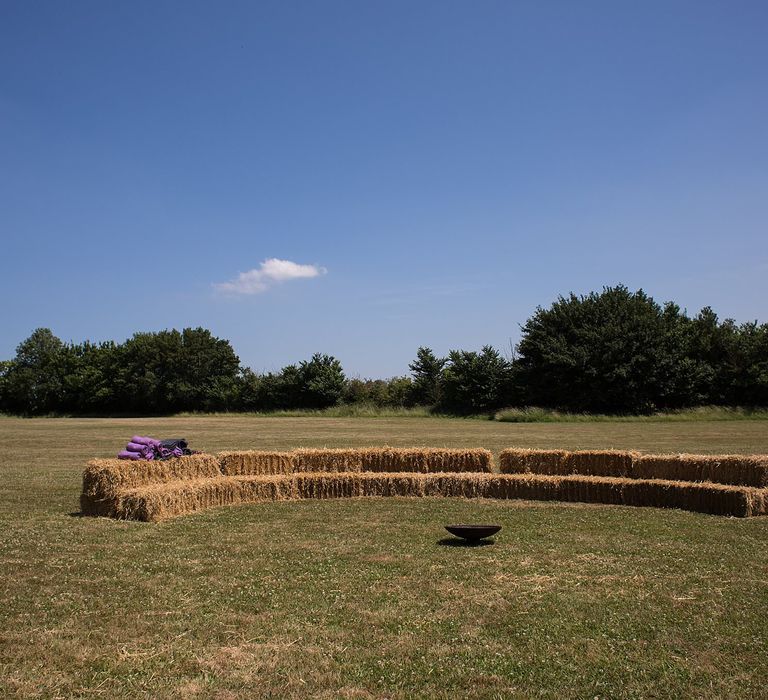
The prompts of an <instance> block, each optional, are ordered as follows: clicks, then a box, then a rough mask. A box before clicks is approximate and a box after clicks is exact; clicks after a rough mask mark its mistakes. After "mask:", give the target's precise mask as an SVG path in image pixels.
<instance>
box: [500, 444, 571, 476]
mask: <svg viewBox="0 0 768 700" xmlns="http://www.w3.org/2000/svg"><path fill="white" fill-rule="evenodd" d="M567 455H568V453H567V452H566V451H565V450H527V449H514V448H510V449H507V450H502V451H501V453H500V454H499V470H500V471H501V473H502V474H526V473H528V474H563V473H565V472H564V468H565V467H564V462H565V458H566V456H567Z"/></svg>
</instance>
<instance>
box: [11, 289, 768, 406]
mask: <svg viewBox="0 0 768 700" xmlns="http://www.w3.org/2000/svg"><path fill="white" fill-rule="evenodd" d="M409 370H410V373H409V375H407V376H402V377H393V378H391V379H357V378H348V377H346V376H345V374H344V370H343V368H342V366H341V363H340V362H339V361H338V360H337V359H336V358H334V357H332V356H329V355H324V354H319V353H318V354H315V355H313V356H312V357H311V358H310V359H308V360H306V361H303V362H300V363H298V364H291V365H287V366H286V367H283V369H282V370H280V371H279V372H268V373H265V374H257V373H256V372H253V371H252V370H251V369H249V368H247V367H243V366H242V365H241V363H240V360H239V358H238V357H237V355H236V354H235V351H234V350H233V348H232V346H231V344H230V343H229V341H228V340H225V339H221V338H217V337H215V336H213V335H212V334H211V332H210V331H208V330H206V329H204V328H185V329H183V330H182V331H178V330H166V331H160V332H157V333H136V334H135V335H134V336H133V337H131V338H130V339H128V340H126V341H125V342H124V343H115V342H111V341H110V342H104V343H91V342H88V341H86V342H83V343H65V342H62V341H61V340H60V339H59V338H57V337H56V336H55V335H54V334H53V333H52V332H51V331H50V330H49V329H47V328H39V329H37V330H35V331H34V332H33V333H32V334H31V335H30V336H29V338H27V339H26V340H24V341H23V342H22V343H21V344H20V345H19V346H18V348H17V350H16V356H15V357H14V358H13V359H12V360H8V361H4V362H0V410H1V411H3V412H6V413H11V414H17V415H47V414H70V415H157V414H169V413H177V412H180V411H274V410H293V409H322V408H327V407H331V406H335V405H339V404H366V405H372V406H377V407H410V406H427V407H430V408H431V409H433V410H434V411H436V412H445V413H452V414H457V415H473V414H483V413H489V412H492V411H495V410H497V409H499V408H502V407H513V406H541V407H545V408H553V409H559V410H566V411H572V412H594V413H649V412H653V411H657V410H668V409H678V408H686V407H693V406H701V405H721V406H768V324H762V325H760V324H758V323H757V322H752V323H743V324H737V323H735V322H734V321H733V320H730V319H726V320H725V321H720V320H719V319H718V317H717V315H716V314H715V312H714V311H713V310H712V309H711V308H709V307H707V308H704V309H702V310H701V311H700V312H699V313H698V314H697V315H696V316H693V317H689V316H688V315H687V314H686V313H685V312H684V311H682V310H681V309H680V307H679V306H678V305H676V304H674V303H672V302H667V303H665V304H659V303H657V302H656V301H654V299H653V298H652V297H650V296H648V295H647V294H646V293H645V292H643V291H642V290H639V291H636V292H631V291H630V290H629V289H627V288H626V287H624V286H617V287H606V288H604V289H603V290H602V291H601V292H593V293H591V294H589V295H585V296H577V295H575V294H570V295H568V296H561V297H559V298H558V299H557V300H556V301H555V302H554V303H553V304H551V305H550V306H549V307H548V308H542V307H539V308H537V309H536V311H535V313H534V314H533V315H532V316H531V318H529V319H528V320H527V321H526V322H525V323H524V324H523V325H522V326H521V340H520V342H519V343H518V345H517V346H516V347H515V348H514V350H513V352H512V353H511V354H510V356H504V355H502V354H501V353H500V352H499V351H498V350H496V349H495V348H493V347H491V346H485V347H483V348H482V349H481V350H480V351H466V350H453V351H451V352H449V353H448V355H447V357H438V356H437V355H436V354H435V353H434V352H433V351H432V350H431V349H430V348H428V347H421V348H419V349H418V351H417V353H416V357H415V359H414V360H413V362H412V363H411V364H410V365H409Z"/></svg>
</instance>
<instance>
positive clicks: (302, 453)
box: [292, 449, 364, 473]
mask: <svg viewBox="0 0 768 700" xmlns="http://www.w3.org/2000/svg"><path fill="white" fill-rule="evenodd" d="M363 452H364V450H352V449H349V450H348V449H323V450H313V449H302V450H295V451H294V452H293V453H292V454H293V469H294V472H309V473H316V472H360V471H363Z"/></svg>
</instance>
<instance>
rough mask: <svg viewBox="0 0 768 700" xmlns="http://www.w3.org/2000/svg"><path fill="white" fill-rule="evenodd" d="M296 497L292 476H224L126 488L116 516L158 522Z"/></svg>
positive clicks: (116, 505)
mask: <svg viewBox="0 0 768 700" xmlns="http://www.w3.org/2000/svg"><path fill="white" fill-rule="evenodd" d="M292 498H295V487H294V482H293V479H292V477H290V476H283V475H265V476H234V477H232V476H230V477H221V476H220V477H219V478H214V479H193V480H189V481H177V482H172V483H167V484H157V485H153V486H146V487H142V488H138V489H125V490H124V491H121V492H120V493H119V494H118V495H117V497H116V499H115V508H114V513H115V514H114V515H113V517H117V518H121V519H126V520H144V521H150V522H157V521H160V520H166V519H167V518H171V517H174V516H176V515H183V514H185V513H194V512H196V511H200V510H205V509H207V508H215V507H217V506H226V505H234V504H238V503H254V502H259V501H282V500H288V499H292Z"/></svg>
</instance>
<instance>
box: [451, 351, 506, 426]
mask: <svg viewBox="0 0 768 700" xmlns="http://www.w3.org/2000/svg"><path fill="white" fill-rule="evenodd" d="M511 371H512V366H511V363H510V362H508V361H507V360H506V359H504V358H503V357H502V356H501V355H500V354H499V352H498V351H497V350H495V349H494V348H492V347H491V346H490V345H486V346H485V347H483V349H482V350H481V351H480V352H467V351H464V350H452V351H451V352H450V353H449V354H448V362H447V364H446V366H445V369H444V370H443V375H442V404H441V405H442V407H443V408H445V409H446V410H448V411H450V412H452V413H458V414H463V415H469V414H480V413H487V412H489V411H493V410H495V409H497V408H501V406H503V405H504V404H505V403H507V402H508V397H509V390H510V384H511V380H512V374H511Z"/></svg>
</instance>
